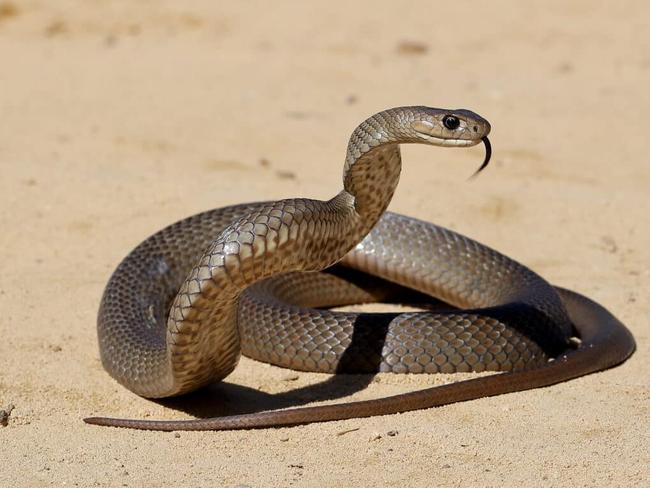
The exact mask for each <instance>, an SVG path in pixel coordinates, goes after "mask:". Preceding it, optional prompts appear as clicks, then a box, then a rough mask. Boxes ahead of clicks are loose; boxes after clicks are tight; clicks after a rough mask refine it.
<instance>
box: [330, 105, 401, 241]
mask: <svg viewBox="0 0 650 488" xmlns="http://www.w3.org/2000/svg"><path fill="white" fill-rule="evenodd" d="M403 118H404V115H403V113H398V112H395V111H393V110H387V111H384V112H381V113H379V114H376V115H373V116H372V117H370V118H369V119H367V120H365V121H364V122H362V123H361V124H360V125H359V126H358V127H357V128H356V129H355V130H354V132H353V133H352V136H350V142H349V143H348V149H347V155H346V159H345V168H344V171H343V188H344V190H343V192H342V193H343V194H347V195H349V196H350V197H351V198H352V202H353V206H354V210H355V212H356V213H357V215H358V216H359V217H360V219H359V221H360V222H361V226H362V228H361V229H359V230H360V232H361V233H363V234H364V235H365V233H367V232H369V231H370V229H372V227H374V225H375V223H377V221H378V220H379V218H380V217H381V215H382V214H383V213H384V211H385V210H386V208H387V207H388V204H389V203H390V200H391V199H392V197H393V193H394V192H395V189H396V188H397V184H398V182H399V175H400V171H401V169H402V158H401V155H400V149H399V143H401V142H411V140H410V139H411V138H410V137H405V134H403V133H397V132H396V130H395V128H396V127H400V126H403V124H404V120H403ZM339 198H340V196H339Z"/></svg>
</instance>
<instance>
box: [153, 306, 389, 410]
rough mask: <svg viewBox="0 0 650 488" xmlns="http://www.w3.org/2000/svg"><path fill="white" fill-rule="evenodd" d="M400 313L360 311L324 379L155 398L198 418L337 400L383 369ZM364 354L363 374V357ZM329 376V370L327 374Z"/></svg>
mask: <svg viewBox="0 0 650 488" xmlns="http://www.w3.org/2000/svg"><path fill="white" fill-rule="evenodd" d="M397 315H398V314H397V313H377V314H364V315H360V316H359V318H358V319H357V321H356V322H355V324H354V332H353V334H352V340H351V343H350V345H349V346H348V348H347V349H346V351H345V352H344V353H343V355H342V356H341V359H340V361H339V365H338V368H337V373H346V374H334V375H327V379H325V380H324V381H321V382H318V383H315V384H312V385H306V386H302V387H299V388H295V389H293V390H289V391H286V392H280V393H265V392H263V391H259V390H256V389H254V388H251V387H248V386H242V385H238V384H235V383H230V382H227V381H222V382H219V383H214V384H212V385H209V386H207V387H205V388H202V389H201V390H198V391H195V392H192V393H190V394H187V395H184V396H182V397H175V398H166V399H159V400H154V401H155V402H156V403H159V404H160V405H163V406H165V407H168V408H172V409H175V410H179V411H182V412H185V413H187V414H189V415H192V416H194V417H197V418H210V417H221V416H227V415H240V414H246V413H255V412H260V411H264V410H277V409H282V408H290V407H299V406H301V405H306V404H308V403H312V402H319V401H324V400H335V399H339V398H344V397H347V396H350V395H352V394H353V393H356V392H359V391H361V390H363V389H365V388H366V387H367V386H368V385H369V384H370V383H371V382H372V380H373V378H374V377H375V375H376V373H377V372H378V371H379V365H380V363H381V359H382V355H381V351H382V348H383V345H384V341H385V338H386V334H387V332H388V327H389V324H390V322H391V321H392V320H393V319H394V318H395V317H396V316H397ZM361 355H362V356H363V357H364V358H365V359H364V362H363V365H362V367H361V371H362V374H350V373H348V371H350V370H356V371H359V369H360V368H359V359H358V358H359V357H360V356H361ZM324 376H325V374H324Z"/></svg>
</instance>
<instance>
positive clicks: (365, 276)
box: [84, 106, 635, 431]
mask: <svg viewBox="0 0 650 488" xmlns="http://www.w3.org/2000/svg"><path fill="white" fill-rule="evenodd" d="M490 130H491V126H490V123H489V122H488V121H487V120H486V119H484V118H483V117H481V116H479V115H478V114H476V113H474V112H472V111H470V110H466V109H457V110H448V109H439V108H430V107H424V106H408V107H398V108H392V109H388V110H384V111H381V112H379V113H376V114H375V115H373V116H371V117H369V118H368V119H366V120H365V121H363V122H362V123H361V124H359V125H358V126H357V127H356V129H355V130H354V131H353V132H352V135H351V137H350V139H349V143H348V146H347V153H346V158H345V165H344V172H343V189H342V190H341V191H340V192H339V193H337V194H336V195H335V196H334V197H333V198H331V199H330V200H327V201H319V200H313V199H299V198H295V199H286V200H279V201H268V202H258V203H249V204H237V205H232V206H228V207H224V208H218V209H213V210H208V211H205V212H203V213H199V214H197V215H194V216H191V217H188V218H185V219H183V220H180V221H178V222H176V223H174V224H172V225H170V226H168V227H166V228H164V229H163V230H161V231H158V232H157V233H155V234H153V235H152V236H151V237H149V238H147V239H146V240H144V241H143V242H142V243H141V244H140V245H138V246H137V247H136V248H135V249H134V250H133V251H132V252H131V253H129V254H128V255H127V256H126V258H124V260H123V261H122V262H121V263H120V264H119V265H118V266H117V268H116V270H115V271H114V273H113V274H112V276H111V277H110V279H109V281H108V283H107V285H106V288H105V290H104V293H103V296H102V299H101V303H100V307H99V313H98V320H97V333H98V342H99V351H100V357H101V362H102V364H103V367H104V368H105V369H106V371H108V373H109V374H110V375H111V376H112V377H113V378H114V379H115V380H116V381H117V382H118V383H120V384H121V385H123V386H124V387H126V388H128V389H129V390H130V391H132V392H134V393H135V394H137V395H140V396H142V397H146V398H165V397H173V396H179V395H183V394H186V393H189V392H191V391H194V390H197V389H199V388H201V387H204V386H206V385H208V384H211V383H213V382H217V381H220V380H222V379H223V378H225V377H226V376H227V375H228V374H229V373H231V372H232V371H233V370H234V368H235V367H236V365H237V363H238V361H239V358H240V356H241V355H242V354H244V355H246V356H247V357H251V358H253V359H256V360H258V361H263V362H266V363H271V364H275V365H278V366H281V367H284V368H292V369H295V370H299V371H313V372H321V373H331V374H335V373H357V374H366V373H367V374H374V373H377V372H389V373H390V372H392V373H413V374H416V373H454V372H498V374H490V375H480V376H478V377H476V378H472V379H468V380H464V381H458V382H454V383H450V384H445V385H442V386H434V387H429V388H425V389H422V390H417V391H412V392H407V393H403V394H399V395H394V396H389V397H385V398H378V399H373V400H366V401H355V402H348V403H345V402H344V403H337V404H329V405H319V406H306V407H305V406H303V407H297V408H296V407H294V408H288V409H280V410H271V411H258V412H255V413H246V414H241V415H230V416H223V417H216V418H197V419H189V420H139V419H117V418H107V417H89V418H86V419H84V420H85V421H86V422H87V423H90V424H95V425H106V426H114V427H129V428H136V429H148V430H167V431H169V430H227V429H252V428H265V427H280V426H292V425H299V424H306V423H311V422H324V421H331V420H341V419H349V418H360V417H370V416H375V415H389V414H394V413H399V412H406V411H412V410H418V409H424V408H430V407H435V406H440V405H446V404H449V403H454V402H461V401H467V400H473V399H478V398H482V397H488V396H493V395H498V394H503V393H509V392H515V391H522V390H527V389H531V388H539V387H543V386H549V385H553V384H556V383H559V382H563V381H566V380H569V379H572V378H575V377H578V376H582V375H586V374H589V373H593V372H596V371H601V370H604V369H607V368H610V367H613V366H615V365H618V364H620V363H622V362H623V361H625V360H626V359H627V358H628V357H629V356H630V355H631V354H632V353H633V352H634V349H635V342H634V338H633V336H632V335H631V333H630V332H629V331H628V329H627V328H626V327H625V326H624V325H623V324H622V323H621V322H620V321H619V320H618V319H617V318H616V317H615V316H614V315H612V314H611V313H610V312H609V311H608V310H606V309H605V308H604V307H602V306H601V305H599V304H598V303H596V302H594V301H592V300H590V299H589V298H587V297H585V296H583V295H580V294H578V293H576V292H573V291H570V290H566V289H563V288H559V287H555V286H553V285H551V284H549V283H548V282H547V281H545V280H544V279H543V278H542V277H540V276H539V275H538V274H537V273H535V272H534V271H532V270H530V269H529V268H527V267H526V266H524V265H522V264H519V263H517V262H516V261H514V260H512V259H510V258H508V257H506V256H504V255H503V254H501V253H499V252H498V251H496V250H493V249H491V248H489V247H487V246H485V245H482V244H480V243H478V242H476V241H474V240H472V239H470V238H468V237H465V236H463V235H461V234H458V233H456V232H454V231H451V230H449V229H445V228H443V227H440V226H437V225H435V224H432V223H428V222H424V221H421V220H418V219H415V218H411V217H407V216H404V215H400V214H396V213H392V212H389V211H387V207H388V205H389V202H390V201H391V198H392V196H393V193H394V191H395V189H396V187H397V184H398V181H399V176H400V172H401V165H402V159H401V155H400V154H401V153H400V145H401V144H409V143H416V144H426V145H432V146H440V147H455V148H464V147H470V146H474V145H477V144H481V143H483V144H484V145H485V148H486V155H485V160H484V162H483V164H482V166H481V168H480V169H482V168H483V167H485V166H486V165H487V163H488V162H489V160H490V157H491V145H490V141H489V139H488V137H487V136H488V134H489V133H490ZM480 169H479V170H480ZM405 292H410V293H411V294H420V295H422V296H424V297H431V298H430V301H431V303H433V301H434V300H435V299H437V300H439V301H440V302H439V305H438V306H437V307H434V306H431V307H429V308H427V306H426V303H429V302H427V300H426V299H425V300H424V301H423V303H424V305H422V307H423V308H421V309H417V310H415V311H403V312H393V313H357V312H350V311H345V310H343V311H340V310H339V311H337V310H333V309H334V308H336V307H337V306H341V305H349V304H353V303H364V302H377V301H392V302H393V303H394V302H395V300H399V297H400V296H403V293H405ZM396 297H397V298H396Z"/></svg>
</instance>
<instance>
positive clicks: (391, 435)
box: [386, 430, 399, 437]
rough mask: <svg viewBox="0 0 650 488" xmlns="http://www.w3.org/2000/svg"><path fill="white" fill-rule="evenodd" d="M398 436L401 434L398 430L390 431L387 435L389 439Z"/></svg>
mask: <svg viewBox="0 0 650 488" xmlns="http://www.w3.org/2000/svg"><path fill="white" fill-rule="evenodd" d="M397 434H399V432H398V431H396V430H389V431H388V432H386V435H387V436H389V437H395V436H396V435H397Z"/></svg>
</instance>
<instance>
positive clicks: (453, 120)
mask: <svg viewBox="0 0 650 488" xmlns="http://www.w3.org/2000/svg"><path fill="white" fill-rule="evenodd" d="M442 124H443V125H444V126H445V127H446V128H447V129H449V130H456V129H458V126H459V125H460V120H458V117H454V116H453V115H445V116H444V117H443V118H442Z"/></svg>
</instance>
